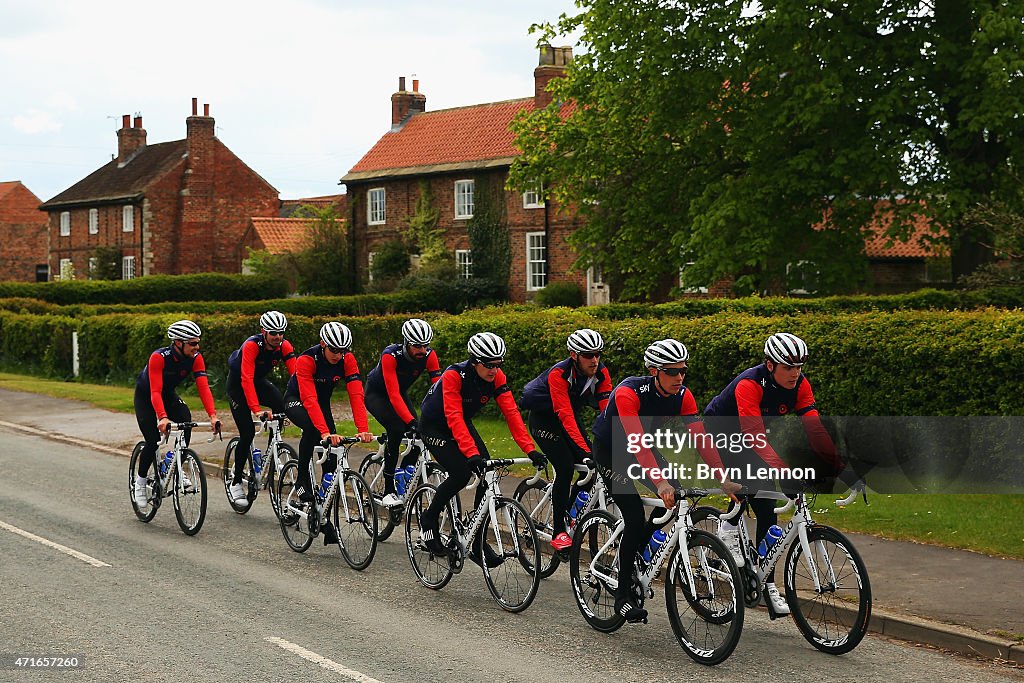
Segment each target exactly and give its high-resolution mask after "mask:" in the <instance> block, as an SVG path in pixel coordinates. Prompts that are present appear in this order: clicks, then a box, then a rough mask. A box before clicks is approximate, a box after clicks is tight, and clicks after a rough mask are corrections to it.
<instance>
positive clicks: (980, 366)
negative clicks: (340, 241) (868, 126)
mask: <svg viewBox="0 0 1024 683" xmlns="http://www.w3.org/2000/svg"><path fill="white" fill-rule="evenodd" d="M590 311H591V309H580V310H570V309H564V308H556V309H546V310H540V311H538V310H523V307H506V308H493V309H483V310H476V311H471V312H466V313H463V314H462V315H458V316H431V315H429V314H428V315H426V316H425V317H426V318H427V319H429V320H430V321H431V323H432V324H433V325H434V329H435V331H436V336H435V343H434V346H435V348H436V349H437V350H438V353H439V356H440V358H441V361H442V367H443V366H445V365H447V364H450V363H454V362H459V361H461V360H463V359H464V358H465V356H466V351H465V349H466V347H465V345H466V341H467V339H468V338H469V337H470V336H471V335H472V334H474V333H475V332H479V331H482V330H490V331H493V332H496V333H498V334H500V335H502V336H503V337H504V338H505V341H506V342H507V344H508V346H509V356H508V358H507V359H506V363H505V369H506V373H507V374H508V376H509V378H510V382H511V384H512V386H513V388H514V389H515V390H516V391H517V392H518V391H520V390H521V389H522V387H523V386H524V385H525V384H526V382H527V381H529V380H530V379H532V378H533V377H535V376H536V375H538V374H539V373H541V372H542V371H543V370H545V369H547V368H548V367H549V366H550V365H551V364H553V363H555V362H556V361H558V360H560V359H561V358H564V357H565V353H566V351H565V338H566V336H567V335H568V334H569V332H571V331H572V330H573V329H576V328H578V327H583V326H587V327H593V328H595V329H597V330H599V331H600V332H602V333H603V334H604V336H605V339H606V340H607V346H606V353H605V362H606V363H607V364H608V365H609V367H610V368H611V369H612V373H613V379H615V380H616V381H618V380H619V379H621V378H622V377H624V376H626V375H629V374H637V373H641V372H642V371H643V368H642V366H641V359H642V356H643V350H644V348H646V346H647V345H648V344H650V343H651V342H652V341H654V340H656V339H661V338H664V337H669V336H671V337H675V338H677V339H680V340H681V341H683V342H684V343H685V344H686V345H687V346H688V348H689V349H690V353H691V361H690V368H691V370H690V373H689V375H688V377H687V385H688V386H689V387H690V388H691V389H692V390H693V392H694V394H695V395H696V397H697V399H698V402H699V403H700V405H701V406H703V405H705V404H706V403H707V402H708V400H710V399H711V397H712V396H714V395H715V393H717V392H718V391H720V390H721V389H722V388H723V387H724V386H725V385H726V384H728V382H729V381H730V380H731V379H732V378H733V377H734V376H735V375H736V374H737V373H739V372H740V371H742V370H743V369H745V368H747V367H750V366H751V365H754V364H756V363H758V362H759V361H760V360H761V349H762V346H763V343H764V339H765V338H766V337H767V336H768V335H770V334H772V333H774V332H778V331H783V330H785V331H789V332H793V333H795V334H798V335H800V336H802V337H803V338H804V339H805V340H806V341H807V342H808V344H809V345H810V347H811V362H810V364H809V365H808V366H807V374H808V377H809V378H810V380H811V382H812V384H813V386H814V389H815V394H816V396H817V398H818V403H819V405H820V406H821V408H822V410H823V411H824V412H826V413H830V414H833V415H953V414H956V415H1024V392H1021V391H1020V387H1021V386H1022V385H1024V312H1018V311H998V310H992V309H990V310H983V311H957V312H935V311H899V312H893V313H884V312H873V313H856V314H830V315H824V314H801V315H792V316H775V317H768V316H755V315H750V314H746V313H731V312H726V313H717V314H715V315H710V316H705V317H700V318H668V317H665V318H629V319H625V320H601V319H599V318H596V317H595V316H594V315H592V313H591V312H590ZM179 315H180V314H175V315H173V316H172V315H123V314H110V315H105V316H94V317H91V318H86V319H79V320H75V319H72V318H69V317H66V316H53V315H32V314H15V313H6V312H0V364H2V365H3V366H4V367H7V368H16V369H18V370H19V371H25V370H29V371H34V372H39V373H41V374H46V375H49V376H56V377H67V376H69V375H70V374H71V354H70V336H71V331H72V330H75V329H77V330H78V331H79V335H80V349H81V363H82V370H81V372H82V377H83V378H84V379H86V380H87V381H113V382H125V381H129V380H130V378H131V377H133V376H134V374H135V373H137V372H138V371H139V369H141V367H142V365H143V364H144V363H145V361H146V358H147V357H148V355H149V353H150V351H152V349H154V348H157V347H158V346H162V345H164V344H165V337H164V329H165V328H166V325H167V324H168V323H170V322H172V321H173V320H174V319H176V318H177V317H179ZM405 317H406V316H404V315H392V316H371V317H362V318H345V317H342V318H341V319H342V320H343V321H344V322H345V323H346V324H348V325H349V326H350V327H351V328H352V331H353V335H354V337H355V352H356V357H357V358H358V359H359V362H360V367H361V368H362V370H363V372H364V373H365V372H368V371H369V370H370V368H371V367H372V366H373V365H374V364H375V363H376V358H377V354H378V353H379V352H380V349H382V348H383V347H384V346H386V345H387V344H389V343H391V342H393V341H395V340H397V339H398V338H399V328H400V326H401V323H402V321H403V320H404V319H405ZM194 318H195V320H196V321H197V322H198V323H199V324H200V325H201V326H202V327H203V329H204V335H203V342H204V344H203V355H204V357H206V359H207V363H208V365H209V367H210V370H211V373H212V374H213V376H214V378H215V379H219V378H220V377H222V376H223V373H224V368H225V366H226V361H227V357H228V355H229V354H230V353H231V351H233V350H234V349H235V348H237V346H238V345H240V344H241V342H242V340H243V339H245V338H246V337H247V336H248V335H250V334H253V333H254V332H255V331H256V325H257V323H256V320H255V319H254V318H253V317H252V316H242V315H237V314H225V315H218V316H216V317H204V316H202V315H195V316H194ZM323 321H324V318H320V317H317V318H308V317H304V316H293V317H292V318H291V319H290V325H289V329H288V337H289V339H291V340H292V341H293V343H294V344H295V346H296V348H297V349H299V350H304V349H305V348H308V346H310V345H312V344H313V343H315V342H316V339H317V330H318V328H319V326H320V324H322V322H323Z"/></svg>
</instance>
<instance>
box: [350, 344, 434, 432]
mask: <svg viewBox="0 0 1024 683" xmlns="http://www.w3.org/2000/svg"><path fill="white" fill-rule="evenodd" d="M424 373H426V374H427V376H428V377H430V383H431V384H434V383H435V382H437V380H438V379H440V377H441V366H440V365H439V364H438V362H437V353H435V352H434V349H430V348H428V349H427V355H426V356H424V357H423V358H421V359H419V360H412V359H410V358H409V357H408V356H406V355H405V351H404V350H403V344H401V343H399V344H392V345H391V346H388V347H387V348H385V349H384V351H382V352H381V354H380V361H379V362H378V363H377V365H376V366H375V367H374V368H373V370H370V373H369V374H368V375H367V376H366V393H367V394H375V395H381V396H383V395H386V396H387V397H388V399H389V400H390V401H391V406H392V407H393V408H394V409H395V413H397V414H398V417H399V418H400V419H401V420H402V421H403V422H409V421H410V420H412V413H410V412H409V409H408V408H407V407H406V405H405V401H404V400H403V399H402V397H404V396H405V395H406V393H405V392H407V391H408V390H409V387H410V386H411V385H412V383H413V382H415V381H416V380H417V379H419V377H420V375H422V374H424Z"/></svg>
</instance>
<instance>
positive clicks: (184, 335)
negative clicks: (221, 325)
mask: <svg viewBox="0 0 1024 683" xmlns="http://www.w3.org/2000/svg"><path fill="white" fill-rule="evenodd" d="M202 334H203V331H202V330H200V329H199V325H196V324H195V323H194V322H192V321H191V320H179V321H178V322H174V323H171V325H170V327H168V328H167V336H168V338H170V339H171V340H173V341H188V340H189V339H196V338H198V337H200V336H202Z"/></svg>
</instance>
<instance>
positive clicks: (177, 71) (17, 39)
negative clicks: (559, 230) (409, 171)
mask: <svg viewBox="0 0 1024 683" xmlns="http://www.w3.org/2000/svg"><path fill="white" fill-rule="evenodd" d="M575 11H576V9H575V7H574V5H573V1H572V0H506V1H503V2H490V1H488V0H484V1H483V2H480V1H479V0H478V1H477V2H469V1H467V2H461V1H457V0H424V1H421V2H408V1H407V0H378V1H377V2H369V1H366V0H351V1H344V0H337V1H334V2H332V1H330V0H288V1H287V2H281V1H280V0H277V1H273V2H271V1H264V0H244V1H243V0H206V1H205V2H195V1H194V0H181V1H179V2H175V3H166V2H160V3H157V2H147V1H146V0H120V1H118V2H112V1H110V0H85V1H83V0H0V64H2V65H3V66H2V68H0V181H8V180H21V181H22V182H23V183H24V184H25V185H26V186H27V187H28V188H29V189H30V190H32V192H34V193H35V194H36V195H37V196H38V197H39V198H40V199H42V200H43V201H45V200H47V199H50V198H51V197H53V196H55V195H56V194H58V193H59V192H61V191H63V190H64V189H66V188H68V187H69V186H71V185H73V184H74V183H75V182H77V181H78V180H80V179H82V178H83V177H85V176H86V175H88V174H89V173H91V172H92V171H94V170H96V169H97V168H99V167H100V166H102V165H104V164H105V163H106V162H108V161H109V160H110V159H111V155H112V154H116V152H117V136H116V131H117V129H118V128H119V127H120V125H121V115H122V114H133V115H134V114H136V113H140V114H141V115H142V117H143V119H142V123H143V127H144V128H145V129H146V133H147V142H148V143H149V144H154V143H157V142H166V141H170V140H180V139H182V138H184V137H185V118H186V117H187V116H188V115H189V114H190V113H191V106H192V105H191V102H192V98H193V97H197V98H198V99H199V104H200V107H201V106H202V104H203V103H209V105H210V115H211V116H213V117H214V118H215V119H216V122H217V124H216V125H217V136H218V137H219V138H220V139H221V141H223V142H224V144H226V145H227V146H228V147H229V148H230V149H231V150H232V151H233V152H234V153H235V154H237V155H238V156H239V157H240V158H241V159H242V160H243V161H244V162H245V163H247V164H248V165H249V166H251V167H252V168H253V169H254V170H255V171H256V172H257V173H259V174H260V175H261V176H263V177H264V178H265V179H266V180H267V181H269V182H270V184H271V185H273V186H274V187H276V188H277V189H278V191H279V192H280V193H281V198H282V199H292V198H299V197H310V196H317V195H326V194H337V193H338V192H340V191H341V187H340V186H339V185H338V179H339V178H341V176H343V175H344V174H345V173H346V172H348V170H349V169H350V168H351V167H352V166H353V165H355V163H356V162H357V161H358V160H359V159H360V157H362V155H363V154H365V153H366V152H367V151H368V150H369V148H370V147H371V146H372V145H373V144H374V143H375V142H376V141H377V140H378V139H379V138H380V137H381V135H383V134H384V133H385V132H386V131H387V130H388V128H389V127H390V125H391V99H390V98H391V93H393V92H394V91H395V90H397V88H398V77H399V76H406V77H407V84H408V86H409V87H410V88H411V87H412V82H411V79H412V76H413V74H415V75H416V77H417V78H419V81H420V92H422V93H423V94H424V95H426V97H427V109H428V110H435V109H444V108H448V107H456V106H462V105H468V104H477V103H480V102H492V101H498V100H507V99H513V98H517V97H528V96H532V95H533V69H534V67H536V66H537V49H536V42H537V37H538V36H537V34H533V35H530V34H529V33H528V29H529V26H530V24H532V23H537V22H543V21H554V20H555V19H557V18H558V15H559V14H560V13H562V12H567V13H570V14H572V13H575ZM555 42H556V44H571V42H572V41H571V40H565V41H561V42H559V41H555ZM200 113H202V109H200Z"/></svg>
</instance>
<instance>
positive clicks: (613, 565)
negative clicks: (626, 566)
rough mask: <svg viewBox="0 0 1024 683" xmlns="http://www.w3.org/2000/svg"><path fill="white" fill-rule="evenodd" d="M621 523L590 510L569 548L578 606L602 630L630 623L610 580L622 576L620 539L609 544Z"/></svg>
mask: <svg viewBox="0 0 1024 683" xmlns="http://www.w3.org/2000/svg"><path fill="white" fill-rule="evenodd" d="M617 524H618V520H615V519H613V518H612V516H611V515H610V514H608V513H607V512H605V511H604V510H594V511H593V512H590V513H588V514H586V515H585V516H584V517H583V519H581V520H580V521H579V522H577V524H576V532H575V533H574V534H573V539H572V549H571V550H570V551H569V580H570V583H571V585H572V593H573V597H574V598H576V606H577V607H579V608H580V613H581V614H583V618H584V619H586V621H587V623H588V624H590V626H591V628H594V629H595V630H598V631H601V632H602V633H611V632H612V631H617V630H618V629H619V628H621V627H622V625H623V624H624V623H626V619H625V617H622V616H621V615H619V614H618V613H617V612H616V611H615V590H614V589H613V588H612V587H611V586H609V584H608V578H611V579H615V580H616V581H617V580H618V576H619V541H618V539H616V540H615V542H614V543H612V544H611V545H608V540H609V539H610V538H611V536H612V532H613V531H614V530H615V527H616V525H617ZM606 546H607V547H606ZM606 577H607V578H606Z"/></svg>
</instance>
